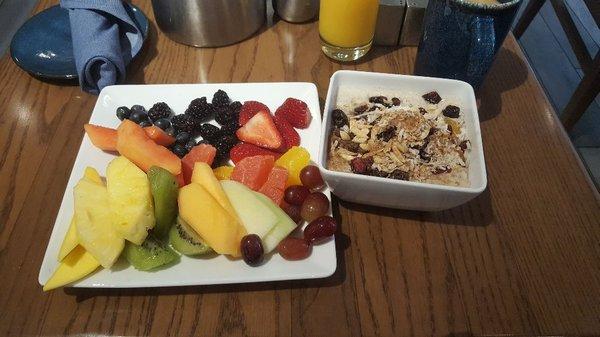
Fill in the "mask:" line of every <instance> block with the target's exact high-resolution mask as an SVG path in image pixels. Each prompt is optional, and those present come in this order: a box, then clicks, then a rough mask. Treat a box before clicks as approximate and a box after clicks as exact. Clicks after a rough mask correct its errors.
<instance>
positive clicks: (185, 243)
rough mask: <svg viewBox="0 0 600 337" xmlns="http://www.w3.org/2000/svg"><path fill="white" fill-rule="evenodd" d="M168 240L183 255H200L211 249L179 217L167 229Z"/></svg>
mask: <svg viewBox="0 0 600 337" xmlns="http://www.w3.org/2000/svg"><path fill="white" fill-rule="evenodd" d="M169 242H170V243H171V246H173V248H175V250H176V251H178V252H180V253H181V254H184V255H201V254H207V253H209V252H211V251H212V249H211V248H210V247H209V246H208V245H207V244H206V242H204V240H202V238H200V236H199V235H198V234H196V232H195V231H194V230H193V229H192V227H190V225H188V224H187V223H185V221H183V219H181V217H178V218H177V221H176V222H175V225H173V226H172V227H171V230H169Z"/></svg>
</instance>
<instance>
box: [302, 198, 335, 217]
mask: <svg viewBox="0 0 600 337" xmlns="http://www.w3.org/2000/svg"><path fill="white" fill-rule="evenodd" d="M328 210H329V199H327V196H325V194H323V193H321V192H313V193H311V194H309V195H308V197H306V199H304V202H303V203H302V208H300V215H301V216H302V219H304V220H306V221H313V220H314V219H316V218H318V217H320V216H323V215H325V214H326V213H327V211H328Z"/></svg>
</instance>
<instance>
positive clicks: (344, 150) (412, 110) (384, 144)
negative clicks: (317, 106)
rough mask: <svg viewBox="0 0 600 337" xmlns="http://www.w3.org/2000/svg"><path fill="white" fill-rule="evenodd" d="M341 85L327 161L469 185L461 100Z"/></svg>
mask: <svg viewBox="0 0 600 337" xmlns="http://www.w3.org/2000/svg"><path fill="white" fill-rule="evenodd" d="M343 94H344V92H343V91H340V94H339V96H338V104H337V106H336V109H335V110H333V111H332V114H331V116H332V117H331V118H332V133H331V136H330V143H329V144H330V147H329V156H328V161H327V167H328V169H330V170H334V171H341V172H352V173H356V174H365V175H371V176H377V177H385V178H392V179H399V180H408V181H415V182H423V183H432V184H441V185H449V186H469V176H468V153H469V151H470V142H469V139H468V138H467V136H466V132H465V123H464V119H463V114H462V112H461V109H460V106H458V104H456V103H453V102H452V101H451V100H450V99H443V98H442V97H440V95H439V94H438V93H437V92H435V91H431V92H428V93H425V94H423V95H418V94H415V95H406V96H404V97H403V96H402V95H397V96H392V95H390V94H387V95H385V96H384V95H383V94H377V95H374V96H370V95H369V96H367V95H364V93H361V92H360V91H358V92H356V93H352V92H351V91H347V92H346V96H344V95H343Z"/></svg>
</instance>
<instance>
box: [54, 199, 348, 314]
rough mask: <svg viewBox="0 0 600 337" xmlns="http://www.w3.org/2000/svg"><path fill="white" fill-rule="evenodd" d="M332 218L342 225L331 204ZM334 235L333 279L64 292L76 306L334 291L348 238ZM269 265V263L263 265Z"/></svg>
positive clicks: (343, 271)
mask: <svg viewBox="0 0 600 337" xmlns="http://www.w3.org/2000/svg"><path fill="white" fill-rule="evenodd" d="M332 209H333V217H334V218H335V219H336V220H337V222H338V224H342V222H341V216H340V213H339V205H337V203H336V202H335V201H333V202H332ZM338 227H339V228H338V232H337V233H336V241H335V246H336V254H337V268H336V270H335V272H334V273H333V275H331V276H330V277H327V278H323V279H310V280H291V281H276V282H260V283H242V284H219V285H206V286H185V287H164V288H151V289H147V288H133V289H87V288H64V289H63V291H64V292H65V294H67V295H71V296H75V298H76V301H77V302H82V301H85V300H87V299H90V298H94V297H96V296H157V295H188V294H189V295H191V294H214V293H230V292H246V291H272V290H283V289H307V288H323V287H335V286H338V285H340V284H342V283H344V281H345V280H346V258H345V254H346V252H345V251H346V250H347V249H348V248H349V247H350V238H349V237H348V236H347V235H346V234H343V233H342V230H341V227H342V225H340V226H338ZM266 262H268V261H266Z"/></svg>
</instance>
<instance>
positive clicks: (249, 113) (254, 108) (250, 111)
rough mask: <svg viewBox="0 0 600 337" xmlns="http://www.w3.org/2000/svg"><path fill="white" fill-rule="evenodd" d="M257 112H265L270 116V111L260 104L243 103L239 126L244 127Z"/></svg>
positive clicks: (252, 102)
mask: <svg viewBox="0 0 600 337" xmlns="http://www.w3.org/2000/svg"><path fill="white" fill-rule="evenodd" d="M259 111H266V112H267V113H269V114H271V110H269V108H268V107H267V106H266V105H264V104H262V103H261V102H257V101H246V102H244V105H242V108H241V109H240V120H239V123H240V126H244V125H246V123H248V121H249V120H250V118H252V117H254V115H256V114H257V113H258V112H259Z"/></svg>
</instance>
